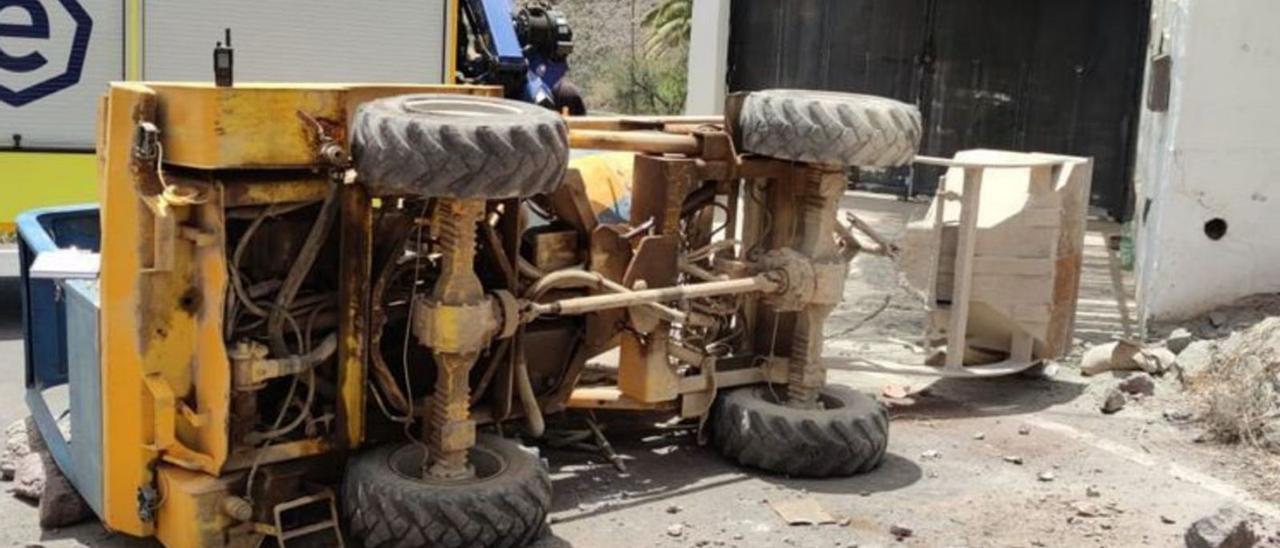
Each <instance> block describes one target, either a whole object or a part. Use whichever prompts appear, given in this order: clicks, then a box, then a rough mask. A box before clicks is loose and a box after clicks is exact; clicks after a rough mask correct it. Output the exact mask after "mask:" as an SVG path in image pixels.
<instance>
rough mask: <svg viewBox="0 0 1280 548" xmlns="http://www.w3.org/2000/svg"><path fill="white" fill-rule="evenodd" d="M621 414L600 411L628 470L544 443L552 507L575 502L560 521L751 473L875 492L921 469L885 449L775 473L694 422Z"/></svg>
mask: <svg viewBox="0 0 1280 548" xmlns="http://www.w3.org/2000/svg"><path fill="white" fill-rule="evenodd" d="M615 417H618V419H619V420H616V421H614V420H610V418H609V417H608V416H606V415H601V418H602V419H603V420H602V422H601V424H602V425H604V427H605V428H606V432H607V435H608V437H609V441H610V443H611V444H612V446H613V447H614V450H615V451H616V453H617V454H618V455H619V456H620V457H621V458H622V459H623V462H624V463H625V465H626V467H627V471H626V472H625V473H620V472H619V471H618V470H617V469H616V468H615V467H614V466H613V465H612V464H611V463H610V462H609V461H608V459H606V458H605V457H604V456H603V455H601V454H599V453H591V452H586V451H577V450H565V449H554V448H544V449H543V450H542V454H543V456H544V457H546V458H547V460H548V461H549V463H550V464H551V470H552V474H553V486H554V492H555V497H554V500H553V501H552V511H553V512H565V511H569V510H577V511H576V512H575V513H574V514H573V515H572V516H568V517H564V518H562V519H560V520H558V521H557V522H558V523H567V522H572V521H577V520H582V519H589V518H593V517H596V516H601V515H607V514H609V513H611V512H615V511H619V510H624V509H628V508H633V507H636V506H642V505H651V504H660V503H662V502H664V501H666V500H668V499H672V498H674V497H678V496H684V495H688V494H691V493H697V492H701V491H709V490H715V489H720V488H726V487H729V486H732V485H734V484H738V483H742V482H749V481H753V480H760V481H764V482H766V483H769V484H773V485H777V486H782V487H786V488H788V489H792V490H796V491H799V490H807V491H813V492H820V493H832V494H849V495H859V494H861V495H869V494H872V493H880V492H887V491H895V490H898V489H902V488H905V487H908V486H910V485H912V484H914V483H916V482H917V481H919V480H920V478H921V476H922V471H921V469H920V467H919V466H917V465H916V464H915V463H914V462H912V461H910V460H908V459H906V458H904V457H902V456H899V455H896V454H893V453H890V454H888V455H886V456H885V460H884V463H883V464H882V465H881V466H880V467H879V468H877V469H876V470H875V471H873V472H870V473H868V474H863V475H859V476H854V477H851V478H834V479H830V478H829V479H821V480H808V479H799V478H787V477H784V476H777V475H771V474H769V473H767V472H763V471H759V470H755V469H749V468H744V467H741V466H738V465H737V464H735V463H732V462H730V461H727V460H725V459H724V458H722V457H720V456H719V455H718V454H717V453H716V452H715V449H714V448H712V447H711V446H710V445H706V446H700V445H698V443H697V434H696V431H695V430H693V429H688V428H681V429H670V430H661V429H657V428H654V427H653V426H652V424H648V425H646V424H643V422H639V421H636V420H635V417H619V416H617V415H615ZM567 420H568V421H569V422H570V423H572V421H573V419H572V418H567Z"/></svg>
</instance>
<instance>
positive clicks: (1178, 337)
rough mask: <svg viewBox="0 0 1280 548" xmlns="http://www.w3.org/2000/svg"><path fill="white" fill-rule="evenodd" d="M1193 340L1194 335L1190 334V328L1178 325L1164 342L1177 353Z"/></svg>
mask: <svg viewBox="0 0 1280 548" xmlns="http://www.w3.org/2000/svg"><path fill="white" fill-rule="evenodd" d="M1195 340H1196V338H1195V335H1192V334H1191V331H1190V330H1188V329H1187V328H1185V327H1179V328H1177V329H1174V330H1173V333H1170V334H1169V338H1167V339H1165V341H1164V344H1165V347H1166V348H1168V349H1169V350H1170V351H1172V352H1173V353H1174V354H1179V353H1181V352H1182V351H1183V350H1185V349H1186V348H1187V346H1189V345H1190V344H1191V343H1193V342H1195Z"/></svg>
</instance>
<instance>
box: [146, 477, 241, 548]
mask: <svg viewBox="0 0 1280 548" xmlns="http://www.w3.org/2000/svg"><path fill="white" fill-rule="evenodd" d="M156 468H157V469H156V472H157V476H158V477H159V481H158V482H157V483H159V485H160V487H159V490H160V496H162V497H163V501H164V503H163V504H162V505H161V506H160V508H159V511H158V512H157V513H156V537H157V538H159V539H160V542H162V543H164V545H165V546H174V547H177V546H223V545H226V544H230V542H228V541H229V540H230V539H227V538H226V534H227V531H226V529H227V528H229V527H231V526H232V525H234V522H232V520H231V519H230V518H229V517H227V515H226V514H225V513H223V511H222V500H223V498H225V497H226V496H227V495H228V494H229V491H230V490H231V480H232V479H238V477H239V476H238V475H236V476H232V477H227V478H217V477H213V476H209V475H207V474H200V473H197V472H190V471H187V470H183V469H181V468H177V467H174V466H167V465H161V466H158V467H156Z"/></svg>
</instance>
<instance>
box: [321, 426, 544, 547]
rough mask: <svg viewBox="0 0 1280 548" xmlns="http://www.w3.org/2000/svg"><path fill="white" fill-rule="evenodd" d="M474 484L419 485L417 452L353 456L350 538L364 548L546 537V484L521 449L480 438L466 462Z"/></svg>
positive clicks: (348, 480) (348, 491) (426, 481)
mask: <svg viewBox="0 0 1280 548" xmlns="http://www.w3.org/2000/svg"><path fill="white" fill-rule="evenodd" d="M467 457H468V458H467V462H468V464H470V465H471V466H473V467H474V468H475V472H476V473H475V477H474V478H472V479H467V480H436V479H433V478H430V477H424V473H423V465H424V461H425V460H426V459H424V454H423V446H422V445H421V444H407V445H388V446H382V447H378V448H376V449H373V450H371V451H367V452H365V453H363V454H360V455H357V456H356V457H354V458H352V459H351V461H350V462H349V463H348V465H347V473H346V477H345V478H344V479H343V493H342V510H343V515H344V517H345V518H346V520H347V524H348V531H350V533H351V534H352V535H353V536H354V537H355V538H357V539H359V540H360V541H361V542H362V543H363V544H364V546H367V547H369V548H390V547H401V546H403V547H406V548H407V547H416V546H441V547H445V548H457V547H462V546H476V547H489V546H504V547H506V546H524V545H526V544H529V543H531V542H533V541H534V540H536V539H537V538H538V536H539V535H540V534H542V532H543V531H544V529H545V526H546V519H547V511H548V509H549V508H550V507H551V477H550V476H549V475H548V474H547V470H546V468H545V467H544V466H543V465H542V462H541V460H539V459H538V457H536V456H535V455H533V454H532V453H530V452H528V451H526V450H525V449H524V448H522V447H521V446H520V445H519V444H517V443H515V442H513V441H510V440H506V439H503V438H500V437H497V436H491V435H481V436H478V437H477V438H476V445H475V447H473V448H472V449H471V451H470V453H469V454H468V456H467Z"/></svg>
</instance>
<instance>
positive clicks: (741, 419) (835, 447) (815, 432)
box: [711, 385, 889, 478]
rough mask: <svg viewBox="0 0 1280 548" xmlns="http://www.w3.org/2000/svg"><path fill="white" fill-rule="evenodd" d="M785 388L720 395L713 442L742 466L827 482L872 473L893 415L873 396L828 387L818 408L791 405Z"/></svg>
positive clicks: (881, 454)
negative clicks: (788, 404)
mask: <svg viewBox="0 0 1280 548" xmlns="http://www.w3.org/2000/svg"><path fill="white" fill-rule="evenodd" d="M786 392H787V390H786V387H785V386H777V387H774V386H768V385H757V386H748V387H743V388H737V389H734V390H730V391H728V392H725V393H723V394H721V396H720V398H719V401H718V402H716V408H715V409H714V410H713V415H712V419H711V436H712V442H713V443H714V445H715V447H716V448H717V449H718V450H719V451H720V453H721V454H722V455H724V456H725V457H728V458H730V459H732V460H734V461H737V462H738V463H739V464H743V465H746V466H751V467H753V468H760V469H762V470H766V471H769V472H774V473H779V474H786V475H788V476H798V477H812V478H823V477H830V476H851V475H854V474H860V473H863V472H869V471H871V470H872V469H874V468H875V467H876V466H879V465H880V461H882V460H884V454H885V449H886V448H888V446H889V414H888V412H887V411H886V410H885V408H884V406H883V405H881V404H880V402H877V401H876V400H875V399H874V398H872V397H870V396H867V395H866V394H863V393H861V392H858V391H856V390H854V389H852V388H849V387H847V386H838V385H826V386H823V387H822V388H821V389H820V390H819V392H818V402H819V406H818V408H816V409H802V408H795V407H788V406H787V404H786V402H785V398H786Z"/></svg>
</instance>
